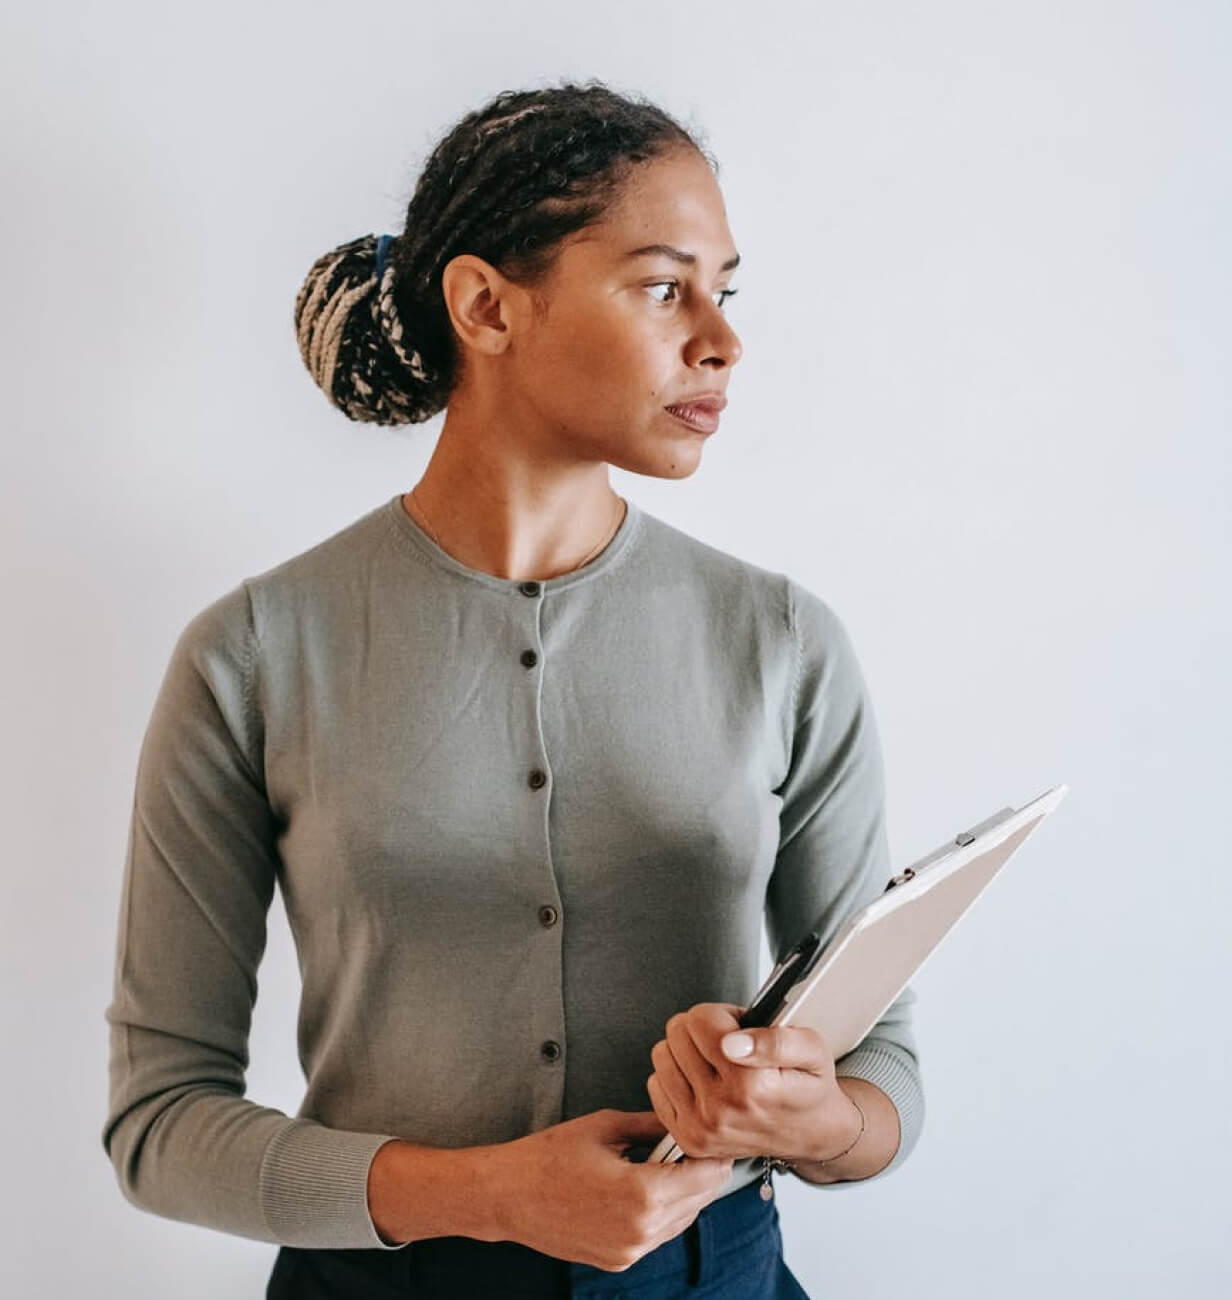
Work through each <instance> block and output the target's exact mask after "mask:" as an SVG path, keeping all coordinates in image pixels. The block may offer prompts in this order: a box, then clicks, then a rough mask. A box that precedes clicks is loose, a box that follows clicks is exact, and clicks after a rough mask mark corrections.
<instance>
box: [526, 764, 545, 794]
mask: <svg viewBox="0 0 1232 1300" xmlns="http://www.w3.org/2000/svg"><path fill="white" fill-rule="evenodd" d="M547 779H548V774H547V773H546V772H544V771H542V770H540V769H539V768H537V767H536V768H535V769H534V770H533V771H532V772H531V774H530V776H528V777H527V778H526V780H527V784H528V785H529V786H530V788H531V789H532V790H538V789H539V787H540V786H542V785H544V784H545V783H546V782H547Z"/></svg>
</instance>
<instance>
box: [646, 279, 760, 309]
mask: <svg viewBox="0 0 1232 1300" xmlns="http://www.w3.org/2000/svg"><path fill="white" fill-rule="evenodd" d="M646 287H647V288H648V289H671V290H672V291H673V292H674V291H675V290H677V289H679V288H680V285H679V282H678V281H676V280H660V281H659V282H658V284H649V285H647V286H646ZM717 292H718V299H719V303H718V305H719V307H722V306H723V305H724V303H726V302H727V300H728V298H734V297H735V296H736V294H738V293H739V292H740V290H739V289H719V290H718V291H717ZM655 301H656V302H659V303H669V302H674V301H675V299H674V298H656V299H655Z"/></svg>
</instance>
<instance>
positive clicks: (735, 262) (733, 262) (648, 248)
mask: <svg viewBox="0 0 1232 1300" xmlns="http://www.w3.org/2000/svg"><path fill="white" fill-rule="evenodd" d="M652 254H657V255H659V256H662V257H670V258H671V259H672V260H673V261H675V262H685V263H687V264H688V265H689V266H692V265H693V264H694V263H695V262H696V261H697V254H696V253H686V252H685V251H684V250H683V249H680V248H673V247H672V245H671V244H646V245H645V246H644V247H642V248H633V249H630V250H629V252H627V253H626V254H625V257H648V256H650V255H652ZM739 265H740V254H739V253H737V254H736V256H735V257H731V258H728V260H727V261H726V262H724V263H723V265H722V266H720V267H719V270H720V271H730V270H732V269H733V268H735V267H737V266H739Z"/></svg>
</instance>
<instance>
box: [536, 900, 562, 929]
mask: <svg viewBox="0 0 1232 1300" xmlns="http://www.w3.org/2000/svg"><path fill="white" fill-rule="evenodd" d="M559 915H560V913H559V912H558V911H557V910H556V909H555V908H554V907H553V906H552V905H551V903H544V905H543V906H542V907H541V908H540V909H539V921H540V924H542V925H544V926H551V925H555V924H556V918H557V917H558V916H559Z"/></svg>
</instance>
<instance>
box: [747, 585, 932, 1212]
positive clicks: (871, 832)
mask: <svg viewBox="0 0 1232 1300" xmlns="http://www.w3.org/2000/svg"><path fill="white" fill-rule="evenodd" d="M787 586H788V610H789V622H790V625H791V630H792V637H793V642H794V650H795V656H796V663H795V686H794V691H793V707H792V710H791V726H792V738H791V759H790V763H789V766H788V771H787V776H786V779H785V780H784V782H783V784H782V785H781V787H780V788H779V790H778V793H779V794H780V795H781V796H782V800H783V802H782V806H781V808H780V812H779V823H780V837H779V848H778V853H777V856H776V859H775V865H774V869H773V871H772V873H771V876H770V880H769V883H768V885H767V892H766V928H767V933H768V936H769V941H770V950H771V952H772V954H773V955H774V959H775V960H776V961H777V960H778V959H779V958H780V957H781V956H782V955H783V954H784V953H785V952H787V951H788V949H789V948H790V947H791V946H792V945H793V944H795V943H796V942H797V941H798V940H799V939H801V938H802V937H803V936H804V934H805V933H806V932H807V931H808V930H809V929H810V928H812V927H813V926H815V925H817V926H818V927H819V931H820V935H821V943H822V947H823V948H824V947H825V945H826V944H827V943H828V942H829V941H830V939H831V938H832V937H833V936H834V934H835V933H836V932H837V931H838V929H839V928H840V926H841V925H842V924H843V922H844V921H846V919H847V918H848V916H850V915H851V913H852V912H854V911H856V910H857V909H858V908H860V907H862V906H864V905H865V904H866V903H869V902H871V901H872V900H873V899H874V898H876V897H877V896H878V895H879V894H880V893H881V892H882V890H883V889H884V888H885V885H886V882H887V881H888V880H889V878H890V876H891V875H892V874H893V872H892V868H891V866H890V855H889V846H888V839H887V832H886V794H885V772H884V763H883V757H882V751H881V744H880V739H879V735H878V731H877V724H876V719H875V716H874V713H873V708H872V702H871V700H870V698H869V695H868V691H867V688H866V684H865V681H864V677H863V674H862V672H861V669H860V666H859V662H858V660H857V658H856V654H855V650H854V648H853V645H852V642H851V638H850V636H849V635H848V633H847V630H846V628H845V626H844V625H843V623H842V622H841V620H840V619H839V617H838V616H837V614H835V612H834V611H833V610H832V609H831V608H830V606H829V605H827V604H826V602H825V601H823V600H822V599H821V598H820V597H818V596H816V595H815V594H813V593H812V592H811V591H809V590H808V589H807V588H805V587H802V586H801V585H799V584H798V583H796V582H793V581H792V580H791V579H787ZM915 1002H916V993H915V990H914V989H913V988H912V987H911V986H910V985H908V986H907V987H906V988H905V989H903V991H902V992H901V993H900V994H899V995H898V997H897V998H896V999H895V1000H894V1002H892V1003H891V1004H890V1006H889V1007H888V1008H887V1009H886V1011H885V1013H884V1014H883V1015H882V1017H881V1019H880V1020H879V1021H878V1022H877V1023H876V1024H875V1025H874V1026H873V1027H872V1028H871V1029H870V1030H869V1032H868V1034H867V1035H866V1036H865V1037H864V1039H863V1040H862V1041H861V1042H860V1043H858V1044H857V1045H856V1046H855V1047H854V1048H853V1049H852V1050H851V1051H850V1052H848V1053H847V1054H846V1055H845V1056H842V1057H840V1058H839V1059H838V1060H837V1061H836V1062H835V1073H836V1074H837V1075H839V1076H852V1077H855V1078H860V1079H867V1080H868V1081H869V1082H870V1083H873V1084H875V1085H876V1086H877V1087H879V1088H880V1089H881V1090H882V1091H883V1092H884V1093H885V1094H886V1095H887V1096H888V1097H889V1098H890V1100H891V1101H892V1102H893V1103H894V1105H895V1108H896V1109H897V1110H898V1118H899V1127H900V1136H899V1145H898V1150H897V1151H896V1152H895V1154H894V1158H893V1159H892V1160H891V1161H890V1163H889V1164H888V1165H886V1167H885V1168H884V1169H882V1170H881V1171H880V1172H879V1173H877V1174H874V1175H873V1178H882V1177H884V1176H885V1175H886V1174H888V1173H890V1172H891V1171H892V1170H894V1169H896V1168H897V1167H898V1166H899V1165H901V1164H902V1162H903V1161H904V1160H905V1159H906V1158H907V1157H908V1155H910V1153H911V1151H912V1149H913V1148H914V1146H915V1144H916V1143H917V1141H918V1140H919V1137H920V1132H921V1130H922V1128H923V1123H924V1091H923V1084H922V1080H921V1076H920V1067H919V1054H918V1051H917V1048H916V1041H915V1032H914V1027H913V1020H912V1013H913V1007H914V1005H915ZM804 1181H807V1180H804ZM870 1181H872V1180H871V1179H868V1178H865V1179H858V1180H845V1181H839V1182H833V1183H808V1185H809V1186H810V1187H821V1188H825V1189H834V1188H841V1187H851V1186H855V1185H858V1184H860V1183H867V1182H870Z"/></svg>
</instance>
